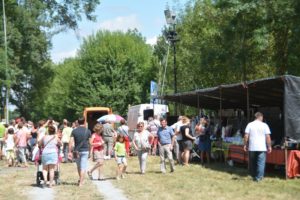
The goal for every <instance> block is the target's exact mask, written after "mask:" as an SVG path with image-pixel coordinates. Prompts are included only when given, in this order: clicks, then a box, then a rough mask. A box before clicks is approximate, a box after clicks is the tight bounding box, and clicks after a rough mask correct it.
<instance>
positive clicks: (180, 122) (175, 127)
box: [171, 121, 182, 141]
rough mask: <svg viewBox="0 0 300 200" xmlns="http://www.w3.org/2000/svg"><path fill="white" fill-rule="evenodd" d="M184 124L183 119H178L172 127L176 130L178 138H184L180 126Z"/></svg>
mask: <svg viewBox="0 0 300 200" xmlns="http://www.w3.org/2000/svg"><path fill="white" fill-rule="evenodd" d="M181 126H182V121H178V122H176V123H175V124H173V125H172V126H171V127H172V128H173V129H174V131H175V132H176V140H179V141H180V140H182V135H181V133H180V127H181Z"/></svg>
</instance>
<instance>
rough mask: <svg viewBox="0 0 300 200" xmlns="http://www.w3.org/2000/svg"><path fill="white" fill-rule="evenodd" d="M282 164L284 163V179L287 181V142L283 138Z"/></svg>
mask: <svg viewBox="0 0 300 200" xmlns="http://www.w3.org/2000/svg"><path fill="white" fill-rule="evenodd" d="M284 162H285V167H284V168H285V179H288V175H287V174H288V150H287V140H286V137H284Z"/></svg>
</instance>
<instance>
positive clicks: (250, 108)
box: [161, 75, 300, 178]
mask: <svg viewBox="0 0 300 200" xmlns="http://www.w3.org/2000/svg"><path fill="white" fill-rule="evenodd" d="M161 98H162V99H164V100H167V101H172V102H177V103H180V104H184V105H188V106H193V107H197V108H199V109H201V108H204V109H211V110H218V111H219V112H218V117H219V121H220V122H221V121H222V120H223V116H224V113H223V112H224V110H226V109H233V110H234V111H236V112H237V111H238V110H240V111H242V112H243V113H244V119H241V118H240V120H237V122H236V123H237V124H245V123H241V122H242V121H243V120H244V122H246V123H247V122H249V121H251V120H252V117H251V116H252V114H253V113H254V112H256V111H262V112H263V113H264V115H265V116H266V117H265V118H266V120H267V123H268V125H269V126H270V128H271V132H272V134H271V138H272V141H273V149H274V150H273V153H271V154H269V155H268V156H267V163H269V164H276V165H285V167H286V176H287V177H290V178H291V177H295V176H298V174H299V171H300V159H299V157H300V156H299V155H300V151H299V150H298V145H297V143H299V142H300V77H296V76H289V75H285V76H280V77H273V78H265V79H260V80H254V81H249V82H246V83H237V84H229V85H220V86H218V87H213V88H206V89H198V90H195V91H190V92H183V93H177V94H174V95H166V96H163V97H161ZM238 115H239V114H237V116H238ZM223 121H224V120H223ZM227 121H228V120H227ZM232 123H235V121H234V120H232ZM239 128H240V129H241V131H242V132H243V131H244V130H243V128H244V127H243V125H240V126H239ZM226 151H227V153H228V155H226V156H228V158H230V159H232V160H234V161H236V162H245V163H247V161H248V155H247V154H246V153H245V152H244V151H243V149H242V147H241V146H239V145H229V147H228V149H227V150H226Z"/></svg>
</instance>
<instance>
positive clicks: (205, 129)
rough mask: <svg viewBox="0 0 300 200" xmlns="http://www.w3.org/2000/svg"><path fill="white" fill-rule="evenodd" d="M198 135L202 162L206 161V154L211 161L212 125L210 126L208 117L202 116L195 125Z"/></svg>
mask: <svg viewBox="0 0 300 200" xmlns="http://www.w3.org/2000/svg"><path fill="white" fill-rule="evenodd" d="M195 132H196V135H197V136H199V145H198V146H199V150H200V152H201V155H200V158H201V164H203V163H204V154H205V155H206V159H207V162H208V163H210V155H209V154H210V146H211V144H210V127H209V126H208V119H207V117H202V118H201V119H200V122H199V123H198V124H197V125H196V127H195Z"/></svg>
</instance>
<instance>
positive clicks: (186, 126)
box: [180, 116, 196, 166]
mask: <svg viewBox="0 0 300 200" xmlns="http://www.w3.org/2000/svg"><path fill="white" fill-rule="evenodd" d="M180 133H181V135H182V146H183V154H182V161H183V165H185V166H188V165H189V159H190V151H191V150H192V148H193V141H194V140H195V139H196V138H195V137H193V136H192V129H191V127H190V120H189V118H187V117H185V116H183V117H182V126H181V127H180Z"/></svg>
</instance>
